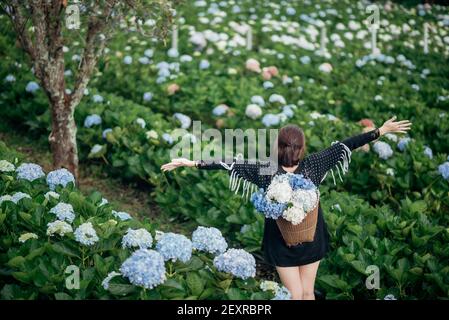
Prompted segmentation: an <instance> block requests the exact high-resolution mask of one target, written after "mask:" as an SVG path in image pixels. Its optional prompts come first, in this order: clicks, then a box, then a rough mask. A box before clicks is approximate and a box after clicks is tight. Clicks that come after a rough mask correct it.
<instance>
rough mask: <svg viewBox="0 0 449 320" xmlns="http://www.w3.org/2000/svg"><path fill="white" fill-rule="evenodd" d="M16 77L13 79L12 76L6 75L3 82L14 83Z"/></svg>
mask: <svg viewBox="0 0 449 320" xmlns="http://www.w3.org/2000/svg"><path fill="white" fill-rule="evenodd" d="M15 81H16V77H14V76H13V75H12V74H8V75H7V76H6V78H5V82H15Z"/></svg>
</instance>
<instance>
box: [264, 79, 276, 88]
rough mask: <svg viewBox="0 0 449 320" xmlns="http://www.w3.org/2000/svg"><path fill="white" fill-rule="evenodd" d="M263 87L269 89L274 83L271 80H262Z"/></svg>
mask: <svg viewBox="0 0 449 320" xmlns="http://www.w3.org/2000/svg"><path fill="white" fill-rule="evenodd" d="M263 88H264V89H271V88H274V84H273V82H271V81H264V82H263Z"/></svg>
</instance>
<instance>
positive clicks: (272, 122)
mask: <svg viewBox="0 0 449 320" xmlns="http://www.w3.org/2000/svg"><path fill="white" fill-rule="evenodd" d="M279 122H281V118H280V117H279V115H277V114H273V113H267V114H266V115H264V116H263V118H262V123H263V124H264V126H266V127H271V126H277V125H278V124H279Z"/></svg>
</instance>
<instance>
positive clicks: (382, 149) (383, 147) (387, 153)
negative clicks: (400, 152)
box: [373, 141, 393, 160]
mask: <svg viewBox="0 0 449 320" xmlns="http://www.w3.org/2000/svg"><path fill="white" fill-rule="evenodd" d="M373 150H374V152H376V153H377V154H378V155H379V158H381V159H384V160H387V159H388V158H390V157H391V156H392V155H393V149H391V147H390V145H389V144H388V143H386V142H383V141H377V142H375V143H374V145H373Z"/></svg>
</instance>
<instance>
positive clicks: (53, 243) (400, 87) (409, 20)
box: [0, 0, 449, 299]
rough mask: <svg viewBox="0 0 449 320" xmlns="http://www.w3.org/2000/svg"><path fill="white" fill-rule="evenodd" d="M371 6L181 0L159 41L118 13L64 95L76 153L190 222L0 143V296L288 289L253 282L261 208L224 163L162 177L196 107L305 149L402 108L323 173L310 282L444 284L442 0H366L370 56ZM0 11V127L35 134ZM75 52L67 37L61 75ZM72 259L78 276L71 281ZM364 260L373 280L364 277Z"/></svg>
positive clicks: (343, 294) (390, 286) (448, 188)
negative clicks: (323, 249) (389, 124)
mask: <svg viewBox="0 0 449 320" xmlns="http://www.w3.org/2000/svg"><path fill="white" fill-rule="evenodd" d="M368 4H369V2H366V1H351V0H345V1H336V0H332V1H331V0H327V1H324V0H323V1H310V0H306V1H297V2H290V1H268V0H263V1H257V2H255V1H249V0H239V1H237V0H230V1H212V0H207V1H202V0H198V1H186V2H185V3H183V4H181V5H180V6H179V7H178V8H177V11H176V19H175V20H174V23H175V24H176V25H177V27H178V28H177V29H178V32H177V33H178V35H179V38H178V39H177V41H176V42H177V43H178V46H177V48H176V47H173V46H172V44H173V39H172V36H171V35H169V37H168V38H167V43H166V44H164V43H163V42H162V41H155V40H153V39H152V38H149V37H148V36H144V35H142V34H140V33H139V32H138V31H137V30H134V29H132V28H127V27H125V25H123V26H122V27H121V29H120V30H119V32H118V33H117V36H116V37H115V38H114V39H113V41H111V42H110V43H109V44H108V46H107V48H106V50H105V54H104V56H103V57H102V58H101V60H100V62H99V64H98V69H97V70H96V72H95V74H94V76H93V77H92V79H91V81H90V83H89V88H88V90H86V92H85V96H84V98H83V100H82V102H81V104H80V105H79V107H77V109H76V113H75V118H76V122H77V127H78V146H79V152H80V159H81V164H80V165H81V166H89V165H91V164H96V165H100V166H101V168H102V171H104V172H106V173H107V174H108V175H109V176H110V177H115V178H120V179H123V180H124V181H126V182H133V183H134V182H137V183H138V185H142V184H144V185H146V186H148V187H149V188H150V189H151V192H149V194H148V198H149V199H152V200H153V201H154V202H155V203H157V205H158V207H159V208H160V209H161V210H162V211H163V212H164V213H166V214H168V215H169V216H170V217H172V218H173V219H174V221H177V222H179V223H181V224H182V223H184V222H187V221H190V222H191V221H194V222H195V223H196V224H197V226H198V228H197V229H196V230H195V231H194V232H193V233H191V234H187V233H185V234H180V233H172V232H170V231H171V230H164V231H165V232H161V231H160V230H159V229H158V228H159V227H158V224H157V221H153V220H152V219H144V220H140V219H137V218H135V217H134V216H133V213H131V212H130V213H126V212H120V211H115V210H114V208H113V207H112V206H111V205H110V204H108V202H107V200H106V199H104V198H103V197H102V195H101V194H100V193H98V192H94V193H92V194H90V195H84V194H82V193H81V192H80V191H79V190H78V189H77V187H76V186H75V185H76V181H75V179H74V178H73V176H72V175H71V174H70V172H68V171H67V170H63V169H62V170H56V171H52V172H44V171H43V170H42V168H41V167H40V166H39V165H40V164H39V163H37V164H28V163H27V162H26V160H20V161H19V160H17V158H20V159H21V157H19V156H18V155H17V154H16V152H15V150H12V149H10V148H8V147H7V146H5V145H4V144H2V143H1V142H0V261H1V269H0V270H1V272H0V290H1V291H0V297H1V298H2V299H16V298H25V299H47V298H50V299H100V298H101V299H102V298H106V299H173V298H177V299H273V298H276V299H285V298H288V292H286V290H285V288H283V287H282V286H280V285H279V284H277V283H275V282H271V281H268V282H267V281H265V280H266V279H270V280H271V279H273V276H274V273H273V275H271V274H270V275H268V277H266V276H267V275H266V274H263V275H260V274H257V275H256V271H258V270H256V265H257V267H259V266H260V265H263V261H262V260H261V250H260V244H261V241H262V234H263V223H264V220H263V219H264V218H263V215H261V214H259V213H257V211H256V210H255V209H254V207H253V206H252V204H251V203H250V202H248V201H244V199H242V198H241V197H240V195H236V194H234V193H233V192H231V191H229V188H228V182H229V177H228V176H227V174H226V173H224V172H219V171H217V172H214V171H200V170H195V169H190V168H187V169H181V170H178V171H175V172H171V173H165V174H163V173H161V171H160V169H159V168H160V166H161V165H162V164H163V163H165V162H167V161H169V160H170V149H171V147H172V146H173V145H174V144H175V143H176V141H175V140H174V137H173V132H174V130H175V129H177V128H183V129H186V130H190V129H191V127H192V121H195V120H199V121H201V124H202V127H203V129H207V128H218V129H220V130H224V129H225V128H241V129H247V128H278V127H280V126H282V125H284V124H288V123H293V124H297V125H299V126H300V127H302V128H303V129H304V132H305V135H306V137H307V152H314V151H317V150H320V149H323V148H325V147H328V146H330V145H331V143H332V142H333V141H336V140H342V139H344V138H346V137H348V136H350V135H354V134H357V133H360V132H362V130H364V128H365V127H371V126H372V125H374V126H379V125H381V124H382V123H383V121H385V120H387V119H389V118H390V117H391V116H393V115H396V116H397V117H398V118H401V119H410V120H411V121H412V122H413V130H412V131H411V132H410V135H409V136H400V135H387V136H386V137H383V138H382V139H381V140H379V141H376V142H374V143H373V144H371V145H370V146H368V147H366V146H365V147H364V148H361V149H360V150H358V151H357V152H354V153H353V155H352V161H351V165H350V168H349V173H348V174H347V175H345V176H344V177H343V179H342V180H341V181H340V179H339V178H338V177H336V184H334V183H333V179H332V177H331V176H330V177H328V178H327V180H326V182H324V183H323V184H322V186H321V187H320V196H321V198H320V199H321V205H322V207H323V212H324V217H325V220H326V222H327V225H328V228H329V232H330V236H331V248H332V251H331V252H330V254H329V255H328V256H327V257H326V258H325V259H324V260H323V261H322V264H321V268H320V270H319V274H318V277H317V289H318V290H319V291H320V292H321V293H322V294H323V296H324V297H325V298H326V299H384V298H385V297H389V298H391V297H394V298H395V299H434V298H441V299H444V298H446V299H447V298H449V264H448V261H449V247H448V246H447V243H448V241H449V144H448V140H449V114H448V108H449V77H448V74H449V61H448V57H449V8H448V7H445V6H438V5H432V6H430V5H414V4H412V5H410V4H407V5H401V4H399V3H398V2H390V1H387V2H384V1H382V2H378V5H379V9H380V10H379V13H380V28H379V30H378V32H377V51H376V50H374V51H375V52H374V53H373V50H372V48H371V44H372V42H371V32H370V31H369V29H368V26H367V23H366V18H367V17H368V16H369V13H367V12H366V11H365V9H366V7H367V5H368ZM0 22H1V23H0V29H1V35H0V48H1V50H0V52H1V53H0V55H1V57H2V59H1V60H0V82H1V84H0V118H1V119H2V123H1V124H0V130H2V131H8V130H15V131H17V132H19V133H20V134H23V135H27V136H29V138H32V139H36V140H39V139H46V138H47V137H48V134H49V132H50V130H51V127H50V124H51V120H50V118H51V114H50V110H49V108H48V101H47V97H46V96H45V93H44V92H43V90H42V89H41V87H40V85H39V84H38V82H37V80H36V78H35V76H34V75H33V71H32V70H31V69H30V68H29V65H28V61H27V58H26V56H25V55H24V53H23V52H22V51H21V50H20V49H19V48H18V47H17V46H16V41H15V35H14V33H13V32H12V29H11V26H10V25H9V22H8V20H7V18H6V17H5V16H3V15H0ZM424 24H427V26H428V35H427V36H428V52H427V53H424V40H423V39H424ZM248 26H249V27H248ZM323 27H325V30H326V34H325V37H323ZM249 29H250V30H251V31H250V32H251V34H250V36H248V30H249ZM248 38H249V39H250V40H251V46H248V41H247V40H248ZM322 45H324V46H325V49H326V50H321V48H322ZM81 48H82V44H81V43H80V42H79V41H76V40H74V41H72V42H70V43H64V47H63V50H64V52H65V59H66V62H67V63H68V68H67V70H66V72H65V81H66V82H67V83H68V84H69V87H70V86H71V85H73V76H72V75H73V73H74V72H75V70H76V68H77V67H78V65H79V63H80V61H79V58H80V53H81ZM68 93H70V92H68ZM188 138H190V139H191V142H192V144H195V143H202V144H203V145H207V142H204V141H200V139H198V137H195V136H193V135H191V134H188ZM256 262H258V263H257V264H256ZM70 265H76V266H79V272H80V275H81V277H80V278H81V282H80V288H79V290H69V289H67V286H66V283H65V281H66V277H67V276H68V274H67V273H65V270H66V268H67V267H68V266H70ZM142 266H145V268H143V267H142ZM369 266H376V267H377V268H378V270H379V277H380V286H379V288H378V289H368V288H367V287H366V285H365V280H366V278H367V276H368V275H369V273H367V268H368V267H369ZM368 269H369V268H368ZM265 278H266V279H265Z"/></svg>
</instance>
